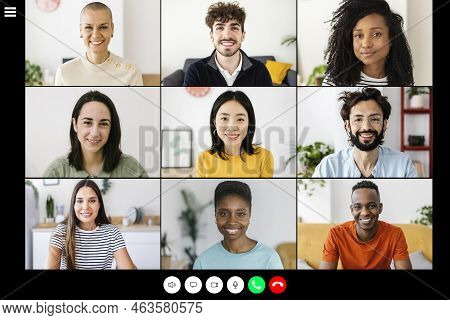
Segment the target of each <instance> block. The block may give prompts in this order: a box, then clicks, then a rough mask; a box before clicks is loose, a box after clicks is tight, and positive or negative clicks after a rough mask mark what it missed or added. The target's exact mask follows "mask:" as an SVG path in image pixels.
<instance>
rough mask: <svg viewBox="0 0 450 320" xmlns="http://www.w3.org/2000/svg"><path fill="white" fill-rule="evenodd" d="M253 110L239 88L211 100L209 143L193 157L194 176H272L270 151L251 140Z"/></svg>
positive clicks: (253, 127)
mask: <svg viewBox="0 0 450 320" xmlns="http://www.w3.org/2000/svg"><path fill="white" fill-rule="evenodd" d="M255 124H256V119H255V112H254V110H253V106H252V103H251V101H250V99H249V98H248V97H247V95H246V94H245V93H243V92H242V91H235V92H233V91H226V92H224V93H222V94H221V95H220V96H219V97H218V98H217V99H216V101H215V102H214V105H213V108H212V110H211V116H210V131H211V140H212V146H211V148H210V149H209V150H206V151H203V152H202V153H201V154H200V155H199V156H198V159H197V176H198V177H205V178H211V177H215V178H219V177H230V178H231V177H239V178H243V177H255V178H259V177H264V178H271V177H272V176H273V156H272V153H271V152H270V151H269V150H267V149H264V148H262V147H258V146H256V145H254V144H253V136H254V135H255Z"/></svg>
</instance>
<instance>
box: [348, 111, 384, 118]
mask: <svg viewBox="0 0 450 320" xmlns="http://www.w3.org/2000/svg"><path fill="white" fill-rule="evenodd" d="M373 116H383V114H381V113H379V112H378V113H372V114H371V115H369V118H370V117H373ZM352 117H355V118H359V117H364V115H362V114H360V113H359V114H355V115H353V116H352Z"/></svg>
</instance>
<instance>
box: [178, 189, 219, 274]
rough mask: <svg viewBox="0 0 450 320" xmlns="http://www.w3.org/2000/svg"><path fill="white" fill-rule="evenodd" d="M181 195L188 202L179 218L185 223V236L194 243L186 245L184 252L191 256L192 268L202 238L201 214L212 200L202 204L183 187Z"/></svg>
mask: <svg viewBox="0 0 450 320" xmlns="http://www.w3.org/2000/svg"><path fill="white" fill-rule="evenodd" d="M181 195H182V197H183V200H184V203H185V204H186V209H185V210H183V211H181V215H180V216H179V217H178V219H179V220H181V222H182V224H183V226H182V230H183V236H185V237H186V236H187V237H189V238H191V242H192V245H191V246H188V247H184V252H185V253H186V254H187V255H188V257H189V260H190V264H189V267H190V269H192V266H193V265H194V262H195V259H197V240H198V239H199V238H200V225H199V221H200V215H201V213H202V212H203V210H205V208H206V207H208V206H209V205H210V204H211V203H212V200H211V201H209V202H208V203H206V204H204V205H200V204H198V202H197V199H196V197H195V195H194V194H193V193H192V192H190V191H188V190H184V189H183V190H181Z"/></svg>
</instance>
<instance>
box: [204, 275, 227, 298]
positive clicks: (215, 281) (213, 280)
mask: <svg viewBox="0 0 450 320" xmlns="http://www.w3.org/2000/svg"><path fill="white" fill-rule="evenodd" d="M222 288H223V282H222V279H220V278H219V277H216V276H212V277H209V278H208V280H206V290H208V292H209V293H212V294H216V293H219V292H220V291H222Z"/></svg>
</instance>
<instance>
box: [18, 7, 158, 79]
mask: <svg viewBox="0 0 450 320" xmlns="http://www.w3.org/2000/svg"><path fill="white" fill-rule="evenodd" d="M90 2H92V1H91V0H78V1H61V4H60V6H59V8H58V9H57V10H56V11H53V12H49V13H48V12H43V11H40V10H39V9H38V7H37V5H36V1H34V0H26V2H25V16H26V23H25V57H26V59H29V60H30V61H31V62H32V63H36V64H38V65H40V66H41V68H43V69H48V70H50V72H51V73H52V74H53V75H54V74H55V72H56V69H57V67H58V66H59V65H60V64H61V63H62V58H73V57H77V56H79V55H83V54H84V52H85V51H86V50H85V47H84V44H83V40H82V39H80V27H79V25H80V12H81V9H82V8H83V7H84V6H85V5H86V4H88V3H90ZM102 2H103V3H105V4H106V5H107V6H108V7H109V8H110V9H111V11H112V13H113V22H114V38H113V39H112V40H111V43H110V45H109V49H110V51H111V52H113V53H115V54H117V55H119V56H122V57H125V58H127V59H129V60H131V61H132V62H133V63H135V64H136V65H137V66H138V68H139V69H140V70H141V72H142V73H157V74H159V69H160V68H159V67H160V61H159V54H160V47H159V44H160V41H159V33H160V32H159V16H160V15H159V11H160V10H159V1H158V0H133V1H124V0H104V1H102Z"/></svg>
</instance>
